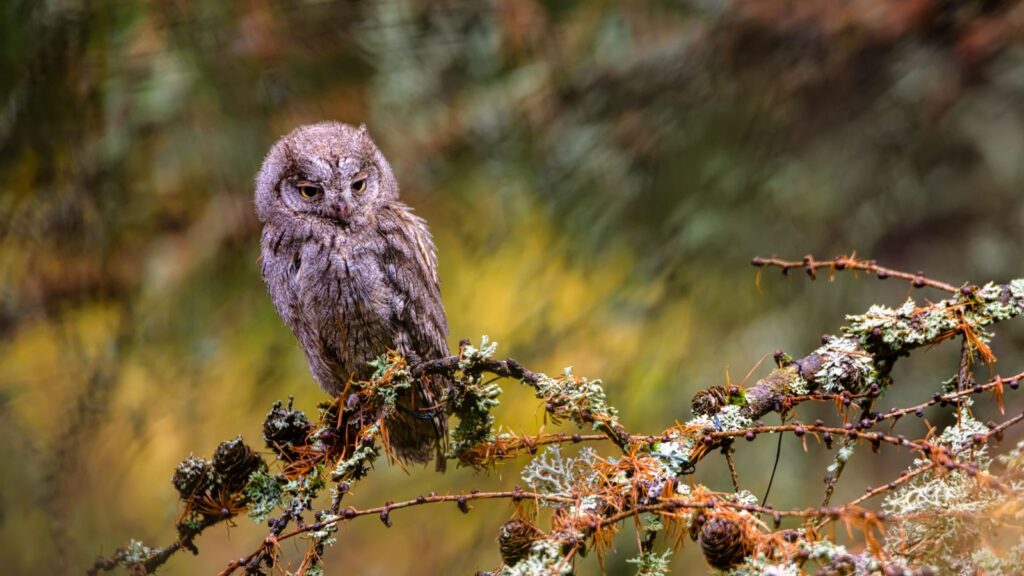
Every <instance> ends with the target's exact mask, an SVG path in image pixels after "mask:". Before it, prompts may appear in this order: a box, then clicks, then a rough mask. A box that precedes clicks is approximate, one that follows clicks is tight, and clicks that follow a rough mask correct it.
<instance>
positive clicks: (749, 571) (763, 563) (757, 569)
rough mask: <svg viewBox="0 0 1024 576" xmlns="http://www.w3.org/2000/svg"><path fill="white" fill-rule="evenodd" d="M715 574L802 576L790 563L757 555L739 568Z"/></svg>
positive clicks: (746, 560)
mask: <svg viewBox="0 0 1024 576" xmlns="http://www.w3.org/2000/svg"><path fill="white" fill-rule="evenodd" d="M713 573H714V574H718V575H719V576H800V568H799V567H798V566H797V565H796V564H792V563H790V562H779V561H775V560H771V559H768V558H765V557H764V556H761V555H757V556H748V557H747V558H746V559H745V560H744V561H743V563H742V564H740V565H738V566H733V567H732V568H730V569H728V570H716V571H714V572H713Z"/></svg>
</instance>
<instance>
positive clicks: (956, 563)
mask: <svg viewBox="0 0 1024 576" xmlns="http://www.w3.org/2000/svg"><path fill="white" fill-rule="evenodd" d="M985 432H987V427H986V426H985V425H984V424H982V423H980V422H978V421H977V420H975V419H974V418H972V417H971V416H970V415H969V414H967V413H966V412H964V413H962V414H961V415H960V422H959V423H957V424H954V425H952V426H949V427H947V428H946V429H945V430H944V431H943V432H942V434H941V435H940V436H939V438H938V443H939V444H941V445H943V446H945V447H946V448H947V449H949V450H950V451H951V452H952V453H953V454H954V455H956V457H957V458H958V459H960V460H961V461H971V462H974V463H976V464H978V465H979V470H981V471H985V470H986V469H987V466H988V459H987V458H985V457H984V452H983V450H984V448H983V447H978V446H976V445H975V444H974V443H973V439H974V436H975V435H976V434H983V433H985ZM927 464H928V461H926V460H917V461H915V465H916V466H918V467H920V466H925V465H927ZM1011 489H1012V490H1014V491H1015V492H1017V495H1016V496H1010V497H1011V498H1012V497H1016V498H1021V497H1024V486H1021V485H1018V484H1011ZM1006 499H1007V495H1005V494H1003V493H1002V492H1000V491H998V490H995V489H993V488H987V487H985V486H984V485H982V484H979V483H978V482H977V481H976V480H975V479H974V478H973V477H972V476H971V475H970V474H968V473H967V472H965V471H963V470H952V471H948V472H944V473H941V474H940V473H936V472H933V471H929V472H925V473H924V474H921V475H920V476H918V477H916V478H914V479H912V480H910V481H909V482H907V483H906V484H904V485H903V486H900V487H899V488H897V489H896V490H895V491H893V492H892V493H890V494H889V495H888V496H887V497H886V498H885V501H884V502H883V504H882V506H883V509H884V510H885V511H886V512H887V513H889V514H892V515H899V516H908V517H909V518H908V519H907V520H906V521H904V522H902V523H901V524H899V525H898V526H894V527H892V528H890V529H889V531H888V533H887V538H886V551H887V552H888V553H889V554H890V555H892V556H894V557H897V558H899V557H901V553H902V551H903V550H909V549H913V550H914V551H915V552H914V558H913V560H914V562H915V563H916V564H922V563H923V564H926V565H931V566H934V567H935V568H936V569H938V571H939V573H941V574H974V573H975V572H976V570H977V569H978V568H979V566H978V564H977V561H976V559H975V552H976V551H977V550H979V548H980V547H981V545H982V544H983V543H984V542H989V541H992V540H993V539H996V538H998V533H999V532H998V531H999V528H1000V526H1001V524H1000V521H998V520H997V519H996V517H995V515H994V514H993V511H995V510H997V509H998V508H999V507H1001V506H1003V505H1004V504H1005V502H1006Z"/></svg>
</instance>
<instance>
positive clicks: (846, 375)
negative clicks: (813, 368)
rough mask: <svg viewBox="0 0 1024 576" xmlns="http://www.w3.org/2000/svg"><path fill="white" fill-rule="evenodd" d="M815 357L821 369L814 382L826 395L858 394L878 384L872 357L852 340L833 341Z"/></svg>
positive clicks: (834, 339) (823, 347) (839, 339)
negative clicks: (829, 393)
mask: <svg viewBox="0 0 1024 576" xmlns="http://www.w3.org/2000/svg"><path fill="white" fill-rule="evenodd" d="M815 353H816V354H817V355H818V358H819V359H820V360H821V368H819V369H818V371H817V372H815V373H814V380H815V381H816V382H817V383H818V386H819V387H820V388H821V389H822V390H824V391H826V392H831V393H834V394H835V393H839V392H843V391H848V392H853V393H859V392H862V391H864V390H866V389H867V388H868V387H869V386H871V384H876V383H879V382H878V380H879V378H878V371H877V370H876V369H875V364H874V361H873V359H872V357H871V356H870V355H868V354H865V353H864V348H863V347H862V346H861V344H860V342H858V341H857V340H856V339H854V338H832V339H831V340H829V341H828V343H826V344H825V345H824V346H822V347H821V348H818V349H817V350H816V351H815Z"/></svg>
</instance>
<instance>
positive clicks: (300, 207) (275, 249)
mask: <svg viewBox="0 0 1024 576" xmlns="http://www.w3.org/2000/svg"><path fill="white" fill-rule="evenodd" d="M256 215H257V216H258V217H259V220H260V222H262V224H263V232H262V236H261V240H260V265H261V266H260V268H261V273H262V276H263V281H264V282H265V283H266V285H267V290H268V292H269V293H270V297H271V300H273V304H274V308H275V309H276V310H277V313H278V315H280V317H281V319H282V320H284V323H285V324H287V325H288V326H289V327H290V328H291V329H292V332H294V334H295V337H296V338H297V339H298V341H299V344H300V345H301V347H302V349H303V351H304V352H305V356H306V362H307V364H308V365H309V370H310V372H311V373H312V374H313V378H314V379H316V381H317V383H319V384H320V387H321V388H323V390H324V391H325V392H327V393H328V394H331V395H332V396H337V395H338V394H341V392H342V390H343V389H344V387H345V384H346V383H347V382H348V381H349V380H350V379H351V378H355V379H357V380H365V379H368V378H369V377H370V376H371V375H372V374H373V368H372V367H371V366H370V364H369V363H368V362H369V361H370V360H373V359H374V358H376V357H378V356H380V355H382V354H384V353H385V352H387V351H388V350H389V349H391V350H397V351H398V352H400V353H401V354H403V355H404V356H405V357H406V358H407V359H409V360H410V362H416V361H420V360H431V359H435V358H440V357H442V356H446V355H447V354H448V346H447V342H446V338H447V333H448V327H447V322H446V320H445V313H444V307H443V306H442V304H441V295H440V290H439V284H438V275H437V257H436V254H435V251H434V243H433V240H432V239H431V236H430V231H429V230H428V229H427V225H426V222H425V221H424V220H423V219H422V218H420V217H418V216H416V215H415V214H413V213H412V210H411V209H410V208H409V207H408V206H406V205H405V204H403V203H402V202H401V201H400V200H399V198H398V182H397V181H396V180H395V176H394V174H392V172H391V166H390V165H389V164H388V161H387V160H386V159H385V158H384V155H383V154H382V153H381V151H380V150H379V149H378V148H377V145H376V144H375V143H374V142H373V140H372V139H371V138H370V135H369V134H368V133H367V131H366V126H365V125H363V126H359V127H358V128H356V127H353V126H350V125H347V124H341V123H337V122H324V123H320V124H313V125H309V126H302V127H300V128H297V129H295V130H294V131H293V132H292V133H290V134H288V135H287V136H285V137H283V138H281V139H280V140H279V141H278V142H277V143H276V144H274V146H273V147H272V148H271V149H270V152H269V153H268V154H267V157H266V159H265V160H264V161H263V166H262V168H261V169H260V172H259V175H258V176H257V177H256ZM445 385H446V383H445V381H444V380H443V378H441V377H431V378H430V379H427V380H422V381H418V382H417V383H416V385H415V386H414V387H413V389H411V390H409V391H408V392H407V393H406V394H405V395H404V396H402V397H400V398H399V401H398V410H397V411H396V414H395V415H394V416H392V417H391V418H390V420H389V421H388V422H387V425H388V432H389V439H390V442H391V446H392V448H394V450H395V452H396V453H397V455H398V456H399V457H400V458H402V459H403V460H405V461H408V462H417V463H422V462H426V461H428V460H429V459H430V457H431V456H432V455H436V458H437V468H438V470H443V469H444V462H445V460H444V451H443V445H444V441H445V439H446V438H447V426H448V424H447V419H446V417H445V415H444V414H445V412H444V410H443V409H442V407H440V406H439V405H438V402H439V401H440V399H441V394H442V391H443V389H444V387H445Z"/></svg>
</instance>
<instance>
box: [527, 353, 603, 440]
mask: <svg viewBox="0 0 1024 576" xmlns="http://www.w3.org/2000/svg"><path fill="white" fill-rule="evenodd" d="M535 387H536V389H537V397H538V398H541V399H542V400H544V401H545V403H546V405H547V406H548V407H549V408H548V411H549V412H551V413H552V414H553V415H554V416H556V417H567V418H570V419H572V420H573V421H574V422H576V423H577V424H579V425H583V424H585V423H587V422H591V423H593V426H594V428H595V429H596V428H598V426H599V425H600V424H602V423H606V424H612V425H614V424H617V423H618V412H617V411H616V410H615V408H613V407H611V406H609V405H608V402H607V397H606V395H605V392H604V388H603V387H602V386H601V381H600V380H590V379H587V378H585V377H582V376H576V375H575V374H573V373H572V366H569V367H567V368H565V370H563V371H562V376H561V377H560V378H552V377H550V376H548V375H546V374H540V375H539V377H538V381H537V383H536V385H535Z"/></svg>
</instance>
